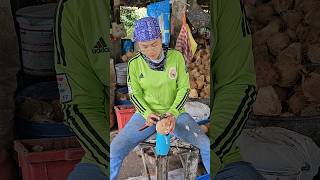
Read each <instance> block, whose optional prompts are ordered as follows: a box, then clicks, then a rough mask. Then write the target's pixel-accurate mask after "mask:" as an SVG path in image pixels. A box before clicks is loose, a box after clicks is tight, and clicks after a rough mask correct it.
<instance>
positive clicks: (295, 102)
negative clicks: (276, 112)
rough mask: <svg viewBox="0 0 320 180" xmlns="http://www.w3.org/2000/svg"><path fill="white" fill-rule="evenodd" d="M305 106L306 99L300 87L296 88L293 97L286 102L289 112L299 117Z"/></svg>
mask: <svg viewBox="0 0 320 180" xmlns="http://www.w3.org/2000/svg"><path fill="white" fill-rule="evenodd" d="M307 104H308V102H307V98H306V97H305V96H304V94H303V91H302V88H301V86H299V87H297V88H296V89H295V93H294V95H292V96H291V97H290V98H289V100H288V105H289V111H290V112H292V113H294V114H295V115H297V116H299V115H300V113H301V111H302V109H303V108H304V107H305V106H306V105H307Z"/></svg>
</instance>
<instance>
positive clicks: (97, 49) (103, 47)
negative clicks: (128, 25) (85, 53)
mask: <svg viewBox="0 0 320 180" xmlns="http://www.w3.org/2000/svg"><path fill="white" fill-rule="evenodd" d="M105 52H110V49H109V48H108V46H107V43H106V42H105V41H104V39H103V38H102V37H101V38H100V39H99V41H98V42H97V44H96V45H95V46H94V48H93V49H92V53H93V54H98V53H105Z"/></svg>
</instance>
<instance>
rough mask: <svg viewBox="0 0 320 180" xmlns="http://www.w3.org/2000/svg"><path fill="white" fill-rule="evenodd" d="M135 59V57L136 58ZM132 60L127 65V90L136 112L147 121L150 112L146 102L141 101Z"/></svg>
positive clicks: (137, 79) (141, 91) (140, 92)
mask: <svg viewBox="0 0 320 180" xmlns="http://www.w3.org/2000/svg"><path fill="white" fill-rule="evenodd" d="M136 58H137V57H136ZM132 61H134V58H133V59H131V60H130V61H129V63H128V79H127V84H128V89H129V95H130V100H131V102H132V103H133V105H134V106H135V108H136V110H137V111H138V112H139V113H140V114H141V115H142V116H143V117H144V119H145V120H147V119H148V116H149V115H150V114H152V113H153V112H152V110H151V109H150V108H149V106H148V104H147V102H145V100H144V99H143V90H142V88H141V86H140V84H139V78H138V73H137V72H138V70H136V69H135V66H134V64H133V63H132Z"/></svg>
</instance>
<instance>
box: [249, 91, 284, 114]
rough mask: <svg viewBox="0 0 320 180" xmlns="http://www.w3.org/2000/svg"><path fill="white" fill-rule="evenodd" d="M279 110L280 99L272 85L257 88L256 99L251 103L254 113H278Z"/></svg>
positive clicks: (280, 107)
mask: <svg viewBox="0 0 320 180" xmlns="http://www.w3.org/2000/svg"><path fill="white" fill-rule="evenodd" d="M281 110H282V106H281V101H280V100H279V97H278V95H277V93H276V91H275V90H274V88H273V87H272V86H268V87H263V88H260V89H259V90H258V95H257V99H256V101H255V103H254V104H253V112H254V114H255V115H267V116H272V115H280V114H281Z"/></svg>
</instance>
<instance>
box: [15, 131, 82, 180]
mask: <svg viewBox="0 0 320 180" xmlns="http://www.w3.org/2000/svg"><path fill="white" fill-rule="evenodd" d="M35 146H38V147H40V146H41V147H42V148H43V150H42V151H40V152H35V151H33V150H32V149H33V147H35ZM14 150H15V151H16V155H17V160H18V163H19V167H20V169H21V173H22V177H23V180H66V179H67V177H68V175H69V173H70V172H71V171H72V170H73V168H74V166H75V165H76V164H77V163H79V162H80V160H81V158H82V157H83V156H84V153H85V152H84V150H83V149H82V148H81V146H80V144H79V143H78V141H77V140H76V138H75V137H67V138H51V139H30V140H17V141H15V142H14Z"/></svg>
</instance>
